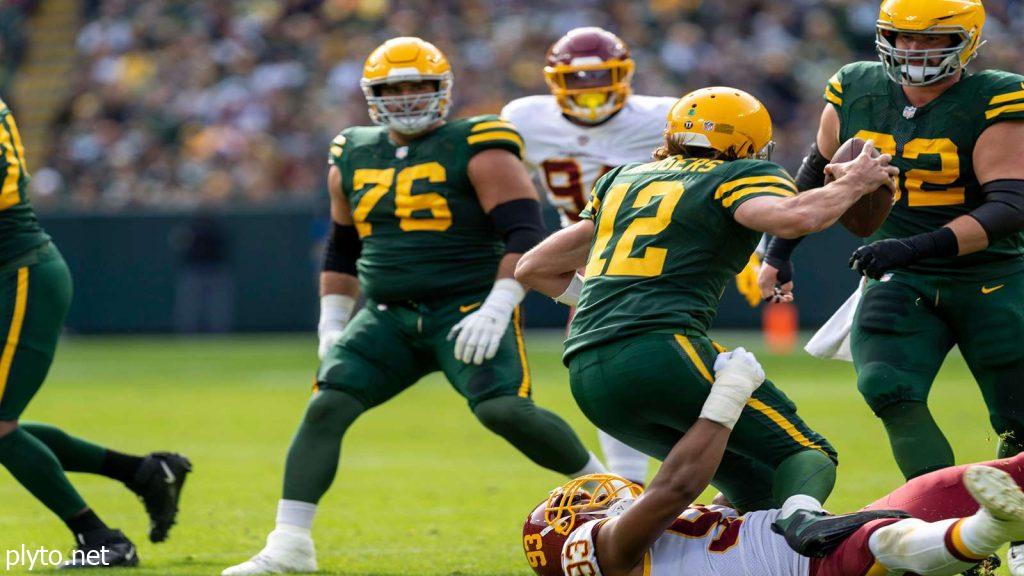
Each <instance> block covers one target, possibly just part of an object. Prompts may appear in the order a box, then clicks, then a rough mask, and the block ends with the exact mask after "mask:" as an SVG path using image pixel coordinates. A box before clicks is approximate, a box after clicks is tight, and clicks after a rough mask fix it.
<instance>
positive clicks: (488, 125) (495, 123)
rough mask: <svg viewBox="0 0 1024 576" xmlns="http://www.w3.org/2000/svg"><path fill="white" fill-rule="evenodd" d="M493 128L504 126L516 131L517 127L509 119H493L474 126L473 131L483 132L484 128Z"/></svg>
mask: <svg viewBox="0 0 1024 576" xmlns="http://www.w3.org/2000/svg"><path fill="white" fill-rule="evenodd" d="M491 128H504V129H506V130H512V131H515V129H516V127H515V126H514V125H512V123H511V122H509V121H507V120H492V121H490V122H481V123H479V124H477V125H475V126H473V130H472V131H473V132H483V131H484V130H490V129H491Z"/></svg>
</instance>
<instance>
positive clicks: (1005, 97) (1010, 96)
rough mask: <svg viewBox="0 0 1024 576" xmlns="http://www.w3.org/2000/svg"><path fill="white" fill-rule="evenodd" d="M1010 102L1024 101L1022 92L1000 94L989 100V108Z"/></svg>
mask: <svg viewBox="0 0 1024 576" xmlns="http://www.w3.org/2000/svg"><path fill="white" fill-rule="evenodd" d="M1011 100H1024V90H1021V91H1019V92H1008V93H1006V94H1000V95H999V96H995V97H994V98H992V99H991V100H989V102H988V105H989V106H995V105H996V104H1002V103H1004V102H1010V101H1011Z"/></svg>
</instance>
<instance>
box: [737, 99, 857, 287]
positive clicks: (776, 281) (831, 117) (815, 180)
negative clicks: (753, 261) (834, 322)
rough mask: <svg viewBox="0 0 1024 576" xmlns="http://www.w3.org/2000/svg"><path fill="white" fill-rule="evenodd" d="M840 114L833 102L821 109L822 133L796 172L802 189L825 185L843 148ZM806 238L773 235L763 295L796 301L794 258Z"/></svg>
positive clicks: (761, 279) (762, 274)
mask: <svg viewBox="0 0 1024 576" xmlns="http://www.w3.org/2000/svg"><path fill="white" fill-rule="evenodd" d="M839 126H840V121H839V113H838V112H836V109H835V107H834V106H833V105H832V104H831V103H829V104H825V109H824V110H822V112H821V120H820V122H819V123H818V136H817V138H816V139H815V141H814V143H813V144H811V145H810V147H809V149H808V151H807V156H805V157H804V159H803V162H801V163H800V169H799V170H797V173H796V187H797V190H799V191H800V192H804V191H807V190H813V189H815V188H821V187H822V186H824V185H825V167H826V166H827V165H828V163H829V162H830V161H831V159H832V158H833V157H834V156H835V154H836V151H837V150H838V149H839ZM802 240H803V238H802V237H800V238H790V239H786V238H778V237H776V238H772V239H771V241H770V242H769V243H768V247H767V249H766V250H765V254H764V259H763V261H762V263H761V268H760V270H758V276H757V284H758V287H760V289H761V297H762V298H764V299H765V300H768V301H772V302H790V301H792V300H793V264H792V263H791V262H790V258H791V257H792V255H793V251H794V250H796V247H797V246H798V245H799V244H800V242H801V241H802Z"/></svg>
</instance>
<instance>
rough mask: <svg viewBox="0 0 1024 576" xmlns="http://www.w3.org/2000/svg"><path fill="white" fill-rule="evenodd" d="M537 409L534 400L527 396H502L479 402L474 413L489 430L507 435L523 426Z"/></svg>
mask: <svg viewBox="0 0 1024 576" xmlns="http://www.w3.org/2000/svg"><path fill="white" fill-rule="evenodd" d="M535 409H536V407H535V405H534V403H533V401H532V400H529V399H527V398H520V397H518V396H502V397H500V398H491V399H490V400H484V401H483V402H481V403H479V404H477V405H476V407H474V408H473V414H474V415H475V416H476V418H477V420H479V421H480V423H481V424H483V425H484V426H485V427H486V428H487V429H488V430H490V431H491V432H494V433H495V434H498V435H500V436H505V435H506V434H507V433H509V432H513V431H515V430H517V429H518V428H520V427H522V426H523V423H524V421H526V420H527V419H528V418H529V415H530V413H531V412H533V411H534V410H535Z"/></svg>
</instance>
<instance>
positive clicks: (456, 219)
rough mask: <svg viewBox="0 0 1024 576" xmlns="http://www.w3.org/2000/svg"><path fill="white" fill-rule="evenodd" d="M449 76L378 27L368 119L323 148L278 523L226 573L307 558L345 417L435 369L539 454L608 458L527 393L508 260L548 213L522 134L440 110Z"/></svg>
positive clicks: (297, 563) (311, 561) (481, 412)
mask: <svg viewBox="0 0 1024 576" xmlns="http://www.w3.org/2000/svg"><path fill="white" fill-rule="evenodd" d="M451 83H452V74H451V71H450V68H449V65H448V61H447V60H446V59H445V57H444V55H443V54H442V53H441V51H440V50H438V49H437V48H436V47H434V46H433V45H431V44H429V43H427V42H424V41H423V40H420V39H419V38H396V39H392V40H389V41H387V42H385V43H384V44H383V45H382V46H380V47H379V48H377V49H376V50H375V51H374V52H373V53H372V54H370V56H369V58H368V59H367V61H366V66H365V68H364V71H363V80H362V85H363V89H364V93H365V95H366V99H367V103H368V105H369V109H370V117H371V118H372V119H373V120H374V122H375V124H377V126H374V127H355V128H349V129H347V130H344V131H343V132H342V133H341V134H340V135H339V136H338V137H337V138H336V139H335V140H334V142H333V144H332V146H331V150H330V159H329V163H330V165H331V168H330V172H329V175H328V188H329V190H330V194H331V216H332V219H333V220H334V229H333V234H332V238H331V240H330V243H329V246H328V249H327V254H326V257H325V260H324V270H323V273H322V275H321V284H320V289H321V296H322V297H321V315H320V329H319V334H320V356H321V364H320V370H319V373H318V376H317V390H316V392H315V393H314V395H313V398H312V399H311V400H310V402H309V406H308V409H307V411H306V415H305V418H304V419H303V421H302V424H301V425H300V426H299V430H298V432H297V434H296V436H295V438H294V440H293V442H292V445H291V448H290V449H289V451H288V458H287V461H286V464H285V475H284V476H285V477H284V489H283V494H282V498H281V500H280V502H279V504H278V514H277V525H276V528H275V530H274V531H273V532H271V534H270V536H269V537H268V538H267V545H266V547H265V548H264V549H263V551H262V552H260V553H259V554H258V555H256V556H255V557H253V558H252V559H250V560H249V561H247V562H244V563H242V564H239V565H237V566H234V567H231V568H228V569H226V570H225V571H224V574H226V575H240V574H270V573H281V572H310V571H315V570H316V566H317V565H316V555H315V551H314V548H313V540H312V537H311V535H310V529H311V526H312V523H313V517H314V514H315V512H316V505H317V502H319V500H320V498H321V497H322V496H323V495H324V493H325V492H326V491H327V489H328V487H329V486H330V484H331V482H332V481H333V479H334V475H335V471H336V469H337V465H338V457H339V451H340V444H341V441H342V437H343V435H344V434H345V431H346V430H347V429H348V427H349V426H350V425H351V424H352V422H353V421H355V419H356V418H357V417H358V416H359V415H360V414H362V413H363V412H365V411H367V410H369V409H371V408H373V407H374V406H377V405H380V404H382V403H384V402H386V401H388V400H389V399H391V398H392V397H394V396H395V395H397V394H399V393H400V392H402V391H403V390H405V389H406V388H408V387H410V386H412V385H413V384H415V383H416V381H417V380H419V379H420V378H422V377H423V376H425V375H427V374H430V373H433V372H438V371H440V372H443V373H444V375H445V376H446V377H447V379H448V381H449V382H450V383H451V384H452V386H453V387H454V388H455V389H456V390H457V391H458V392H459V393H460V394H461V395H462V396H463V397H464V398H465V399H466V401H467V403H468V404H469V408H470V410H472V411H473V414H474V415H475V416H476V417H477V418H478V419H479V420H480V422H481V423H482V424H483V425H484V426H485V427H487V428H488V429H490V430H491V431H493V432H495V433H497V434H499V435H501V436H502V437H504V438H505V439H506V440H508V441H509V442H510V443H511V444H512V445H513V446H515V447H516V448H517V449H519V450H520V451H521V452H522V453H523V454H525V455H526V456H527V457H528V458H530V459H531V460H533V461H534V462H535V463H537V464H539V465H541V466H544V467H546V468H548V469H550V470H554V471H557V472H560V473H562V474H566V475H568V476H570V477H575V476H578V475H581V474H586V473H589V472H590V471H591V470H603V466H602V465H601V463H600V462H598V461H597V460H596V458H594V456H593V455H592V454H590V453H589V452H588V451H587V449H586V448H585V447H584V446H583V444H582V443H581V442H580V440H579V438H577V436H576V434H575V433H574V432H573V431H572V430H571V429H570V428H569V426H568V425H567V424H566V423H565V422H564V421H563V420H562V419H561V418H559V417H558V416H556V415H555V414H553V413H551V412H548V411H546V410H543V409H541V408H539V407H537V406H536V405H535V404H534V403H533V401H532V400H531V399H530V394H531V381H530V372H529V368H528V366H527V364H526V349H525V348H524V345H523V336H522V319H521V317H520V313H519V303H520V301H521V300H522V298H523V296H524V294H525V289H524V288H523V287H522V286H521V285H520V284H519V283H518V282H516V281H515V280H514V279H513V278H512V274H513V271H514V270H515V265H516V263H517V262H518V261H519V258H520V257H521V256H522V254H523V253H524V252H526V251H527V250H528V249H530V248H532V247H533V246H534V245H536V244H537V243H538V242H540V240H541V239H542V238H543V235H544V228H543V223H542V221H541V217H540V204H539V202H538V199H537V195H536V191H535V190H534V188H533V184H532V182H531V181H530V178H529V176H528V174H527V172H526V167H525V166H524V165H523V163H522V160H521V153H522V144H523V143H522V139H521V138H520V137H519V135H518V134H517V133H516V130H515V127H514V126H513V125H512V124H510V123H508V122H506V121H503V120H500V119H499V118H498V117H497V116H477V117H474V118H468V119H464V120H455V121H451V122H446V121H445V117H446V114H447V111H448V105H449V102H450V98H451ZM360 290H361V291H362V292H363V293H364V294H365V295H366V299H367V300H366V304H365V306H364V307H363V308H362V309H361V310H360V311H359V312H358V313H356V314H355V316H352V312H353V309H354V307H355V304H356V298H357V297H358V295H359V292H360Z"/></svg>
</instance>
